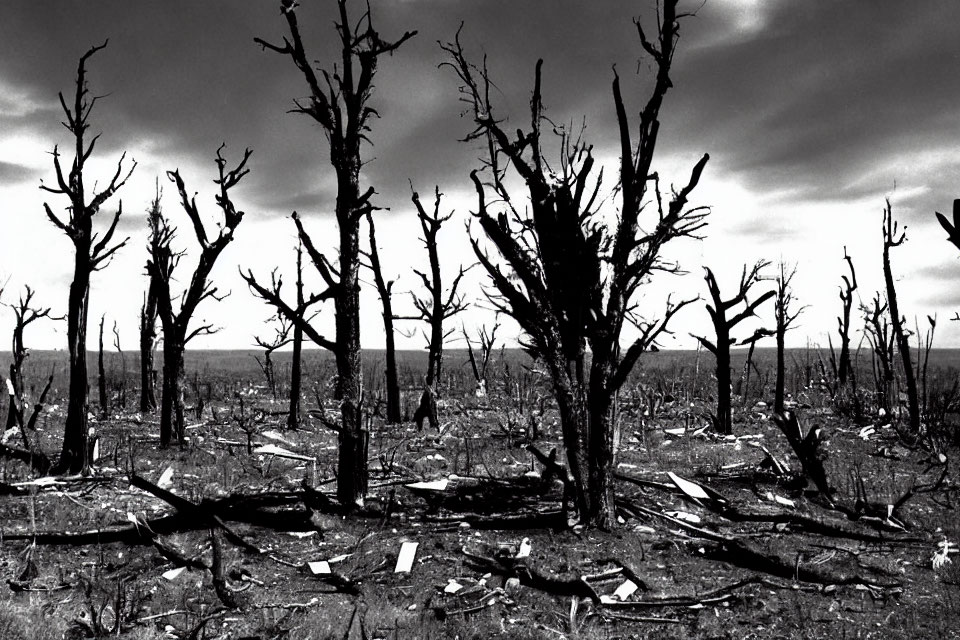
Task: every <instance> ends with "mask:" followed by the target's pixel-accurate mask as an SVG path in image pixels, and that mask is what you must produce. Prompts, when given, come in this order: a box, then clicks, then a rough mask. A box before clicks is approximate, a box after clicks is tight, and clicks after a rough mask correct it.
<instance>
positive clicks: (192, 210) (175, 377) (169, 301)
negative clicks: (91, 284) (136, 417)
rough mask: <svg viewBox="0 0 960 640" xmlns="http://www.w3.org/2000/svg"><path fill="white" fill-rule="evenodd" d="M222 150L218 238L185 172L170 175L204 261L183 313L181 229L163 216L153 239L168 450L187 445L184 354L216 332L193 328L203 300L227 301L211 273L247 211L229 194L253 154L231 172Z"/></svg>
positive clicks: (151, 268) (163, 435) (163, 438)
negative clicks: (178, 273)
mask: <svg viewBox="0 0 960 640" xmlns="http://www.w3.org/2000/svg"><path fill="white" fill-rule="evenodd" d="M222 151H223V145H221V146H220V148H219V149H217V157H216V163H217V171H218V173H219V177H218V178H217V179H216V180H214V183H215V184H216V185H218V187H219V193H218V194H216V196H215V200H216V203H217V206H218V207H219V208H220V210H221V212H222V213H223V222H222V224H220V225H218V226H219V229H218V232H217V235H216V237H213V238H211V237H210V236H208V235H207V231H206V229H205V228H204V225H203V220H202V218H201V217H200V212H199V210H198V209H197V203H196V198H195V197H194V198H191V197H190V196H188V195H187V188H186V185H185V184H184V182H183V179H182V178H181V177H180V172H179V171H169V172H167V176H168V177H169V178H170V180H171V181H172V182H173V183H174V184H176V185H177V192H178V193H179V194H180V204H181V205H182V206H183V210H184V211H185V212H186V214H187V216H188V217H189V218H190V222H191V223H192V225H193V230H194V234H195V235H196V237H197V243H198V244H199V245H200V257H199V259H198V261H197V266H196V269H194V272H193V275H192V276H191V277H190V284H189V285H188V286H187V289H186V291H184V292H183V294H182V295H181V296H180V297H179V300H180V308H179V309H175V308H174V305H175V300H176V298H175V296H174V295H173V292H172V290H171V283H172V281H173V274H174V270H175V269H176V267H177V264H178V263H179V262H180V258H181V257H183V255H184V254H183V252H175V251H174V250H173V248H172V246H171V244H172V241H173V238H174V235H175V233H176V228H175V227H173V226H171V225H170V223H169V221H168V220H167V219H166V218H165V217H163V216H161V217H160V223H159V227H158V229H157V232H156V233H155V234H152V236H151V238H150V247H149V249H150V260H149V261H148V262H147V271H148V273H149V274H150V276H151V278H155V279H156V285H157V310H158V312H159V316H160V325H161V327H162V329H163V388H162V394H161V401H160V446H162V447H166V446H169V445H170V443H171V440H172V439H173V438H176V440H177V441H178V442H183V437H184V426H185V425H184V417H183V411H184V401H183V394H184V386H185V377H186V373H185V371H184V365H183V352H184V350H185V349H186V346H187V343H189V342H190V341H191V340H192V339H193V338H195V337H197V336H198V335H208V334H210V333H213V332H214V331H215V329H214V327H213V326H212V325H209V324H203V325H200V326H198V327H196V328H194V329H192V330H191V329H190V322H191V321H192V320H193V315H194V312H195V311H196V310H197V306H199V304H200V303H201V302H203V301H204V300H206V299H207V298H213V299H215V300H220V299H222V298H221V297H220V296H217V288H216V287H214V286H213V285H212V284H211V282H210V272H211V270H212V269H213V265H214V263H215V262H216V261H217V258H218V257H220V254H221V253H222V252H223V250H224V249H225V248H226V247H227V245H228V244H230V241H231V240H233V236H234V233H235V231H236V229H237V226H238V225H239V224H240V221H241V220H242V219H243V211H238V210H237V208H236V206H234V204H233V201H232V200H231V199H230V193H229V192H230V189H232V188H233V187H235V186H236V185H237V184H238V183H239V182H240V180H241V179H243V177H244V176H245V175H247V173H249V169H247V168H246V164H247V160H248V159H249V158H250V154H251V153H252V152H251V151H250V150H249V149H247V150H246V151H245V152H244V154H243V159H242V160H241V161H240V163H239V164H238V165H237V166H236V167H235V168H234V169H232V170H230V171H228V170H227V169H226V166H227V161H226V160H225V159H224V158H223V155H222V153H221V152H222Z"/></svg>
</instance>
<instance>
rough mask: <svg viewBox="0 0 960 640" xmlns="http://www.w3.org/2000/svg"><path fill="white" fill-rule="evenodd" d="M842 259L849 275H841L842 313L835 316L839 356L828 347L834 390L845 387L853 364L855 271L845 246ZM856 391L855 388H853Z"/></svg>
mask: <svg viewBox="0 0 960 640" xmlns="http://www.w3.org/2000/svg"><path fill="white" fill-rule="evenodd" d="M843 259H844V260H845V261H846V263H847V266H848V267H849V269H850V277H849V278H848V277H847V276H846V275H844V276H841V277H842V279H843V286H842V287H840V302H841V303H842V304H843V307H842V310H843V314H842V315H840V316H837V331H838V332H839V334H840V358H839V359H836V358H834V355H833V347H832V346H831V348H830V359H831V362H832V364H833V374H834V377H835V378H836V381H837V384H836V389H835V391H839V390H841V389H845V388H846V387H847V382H848V381H849V380H850V378H851V376H852V375H853V364H852V363H851V361H850V311H851V309H853V292H854V291H856V290H857V272H856V270H855V269H854V268H853V258H851V257H850V254H848V253H847V248H846V247H844V248H843ZM854 393H856V389H854Z"/></svg>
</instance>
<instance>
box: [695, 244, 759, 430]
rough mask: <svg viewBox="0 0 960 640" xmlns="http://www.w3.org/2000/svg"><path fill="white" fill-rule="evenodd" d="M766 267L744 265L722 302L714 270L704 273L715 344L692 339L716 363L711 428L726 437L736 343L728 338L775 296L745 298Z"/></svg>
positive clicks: (730, 415)
mask: <svg viewBox="0 0 960 640" xmlns="http://www.w3.org/2000/svg"><path fill="white" fill-rule="evenodd" d="M769 264H770V263H769V262H768V261H767V260H760V261H758V262H756V263H755V264H754V265H753V267H751V268H750V270H749V271H748V270H747V266H746V265H744V266H743V271H742V272H741V274H740V286H739V287H738V288H737V293H736V294H735V295H734V296H733V297H732V298H729V299H727V300H724V299H723V294H721V293H720V286H719V285H718V284H717V279H716V278H715V277H714V275H713V271H711V270H710V268H709V267H704V271H705V272H706V273H705V274H704V279H705V280H706V281H707V290H708V291H709V292H710V302H709V303H707V313H709V314H710V321H711V322H712V323H713V332H714V336H715V338H714V340H715V342H714V341H713V340H709V339H707V338H705V337H703V336H694V337H695V338H696V339H697V340H699V341H700V344H702V345H703V346H704V347H705V348H706V349H707V351H709V352H710V353H712V354H713V355H714V357H715V358H716V360H717V414H716V416H714V427H715V428H716V429H717V431H719V432H720V433H722V434H725V435H729V434H731V433H733V413H732V410H731V406H730V347H731V345H733V344H734V343H736V338H734V337H733V336H731V335H730V332H731V331H732V330H733V329H734V327H736V326H737V325H738V324H740V323H741V322H743V321H744V320H746V319H747V318H749V317H751V316H754V315H756V310H757V307H759V306H760V305H761V304H763V303H764V302H766V301H767V300H769V299H770V298H772V297H773V296H775V295H776V291H765V292H764V293H762V294H760V296H759V297H758V298H756V299H755V300H754V301H753V302H750V300H749V299H748V296H749V295H750V289H752V288H753V287H754V286H756V285H757V283H759V282H760V281H761V280H762V279H763V278H762V277H761V275H760V272H761V271H762V270H763V269H764V268H765V267H767V266H769ZM741 304H742V305H743V309H742V310H741V311H740V312H739V313H736V314H735V315H733V316H731V317H727V314H728V313H729V312H732V311H734V309H735V307H737V306H738V305H741ZM749 340H751V338H747V339H746V340H744V341H743V342H742V343H741V344H747V343H748V342H749Z"/></svg>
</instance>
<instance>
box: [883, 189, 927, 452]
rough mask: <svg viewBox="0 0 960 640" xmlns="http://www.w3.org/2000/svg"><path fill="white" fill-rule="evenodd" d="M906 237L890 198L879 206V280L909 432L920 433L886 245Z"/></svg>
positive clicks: (917, 401) (906, 344) (906, 342)
mask: <svg viewBox="0 0 960 640" xmlns="http://www.w3.org/2000/svg"><path fill="white" fill-rule="evenodd" d="M906 239H907V236H906V233H905V232H903V231H900V230H898V228H897V223H896V222H895V221H894V220H893V209H892V208H891V206H890V201H889V200H887V204H886V206H885V207H884V209H883V281H884V284H885V285H886V289H887V306H888V309H889V312H890V327H891V329H892V331H893V337H894V340H895V341H896V344H897V348H898V349H899V350H900V362H901V364H902V366H903V380H904V383H905V385H906V387H907V411H908V413H909V416H910V432H911V434H912V435H919V434H920V428H921V424H920V398H919V392H918V390H917V379H916V376H915V375H914V371H913V364H912V362H913V357H912V356H911V354H910V336H909V332H908V330H907V328H906V327H905V326H904V324H905V322H904V318H903V316H902V315H900V305H899V303H898V302H897V288H896V285H895V284H894V279H893V269H892V267H891V266H890V249H892V248H894V247H899V246H900V245H901V244H903V243H904V242H905V241H906Z"/></svg>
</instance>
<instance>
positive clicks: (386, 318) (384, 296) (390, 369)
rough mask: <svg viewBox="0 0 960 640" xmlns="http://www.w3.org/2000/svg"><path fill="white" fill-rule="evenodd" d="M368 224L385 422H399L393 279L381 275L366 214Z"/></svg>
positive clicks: (378, 256) (371, 217) (377, 255)
mask: <svg viewBox="0 0 960 640" xmlns="http://www.w3.org/2000/svg"><path fill="white" fill-rule="evenodd" d="M367 224H368V225H369V226H370V254H369V258H370V265H369V266H370V270H371V271H373V281H374V283H375V284H376V285H377V293H378V294H379V295H380V304H381V305H382V306H383V314H382V315H383V332H384V334H385V335H386V348H387V353H386V372H385V373H386V386H387V424H399V423H400V382H399V380H398V379H397V348H396V340H395V336H394V328H393V320H394V314H393V280H391V281H390V282H387V281H386V280H385V279H384V277H383V267H382V265H381V264H380V250H379V248H378V247H377V232H376V227H375V226H374V223H373V216H370V215H368V216H367Z"/></svg>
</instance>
